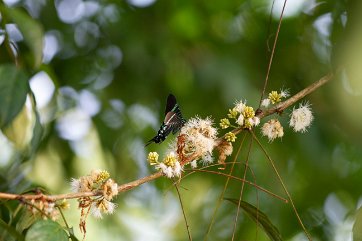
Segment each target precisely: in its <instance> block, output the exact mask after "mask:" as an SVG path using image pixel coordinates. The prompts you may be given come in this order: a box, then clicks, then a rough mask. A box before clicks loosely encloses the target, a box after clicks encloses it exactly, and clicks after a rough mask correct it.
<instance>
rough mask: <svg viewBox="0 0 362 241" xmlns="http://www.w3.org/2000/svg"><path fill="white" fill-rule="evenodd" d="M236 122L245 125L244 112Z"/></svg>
mask: <svg viewBox="0 0 362 241" xmlns="http://www.w3.org/2000/svg"><path fill="white" fill-rule="evenodd" d="M236 124H238V125H239V126H243V125H244V116H243V114H240V115H239V117H238V119H237V120H236Z"/></svg>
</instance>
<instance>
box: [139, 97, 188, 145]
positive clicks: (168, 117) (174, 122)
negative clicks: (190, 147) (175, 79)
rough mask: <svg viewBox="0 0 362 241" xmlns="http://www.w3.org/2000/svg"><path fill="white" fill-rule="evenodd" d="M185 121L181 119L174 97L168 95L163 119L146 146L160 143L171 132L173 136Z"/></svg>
mask: <svg viewBox="0 0 362 241" xmlns="http://www.w3.org/2000/svg"><path fill="white" fill-rule="evenodd" d="M185 122H186V120H185V119H184V118H183V117H182V114H181V110H180V107H179V106H178V104H177V101H176V97H175V96H174V95H173V94H169V95H168V97H167V103H166V109H165V119H164V121H163V123H162V125H161V127H160V129H159V130H158V132H157V135H156V136H155V137H153V138H152V139H151V140H149V141H148V142H147V144H146V146H148V145H149V144H151V143H152V142H155V143H161V142H163V141H164V140H165V139H166V137H167V136H168V135H169V134H170V133H171V132H172V133H173V134H175V133H176V132H178V131H179V130H180V129H181V127H182V126H183V125H184V124H185Z"/></svg>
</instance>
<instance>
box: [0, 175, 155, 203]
mask: <svg viewBox="0 0 362 241" xmlns="http://www.w3.org/2000/svg"><path fill="white" fill-rule="evenodd" d="M161 176H162V173H161V172H156V173H154V174H152V175H149V176H146V177H143V178H140V179H138V180H135V181H132V182H129V183H125V184H122V185H120V186H119V187H118V192H126V191H128V190H131V189H133V188H135V187H138V186H140V185H142V184H144V183H146V182H150V181H152V180H154V179H157V178H159V177H161ZM99 195H102V192H78V193H67V194H59V195H45V194H43V193H39V194H11V193H3V192H0V199H8V200H38V199H43V200H46V201H51V202H54V201H57V200H63V199H75V198H82V197H93V196H99Z"/></svg>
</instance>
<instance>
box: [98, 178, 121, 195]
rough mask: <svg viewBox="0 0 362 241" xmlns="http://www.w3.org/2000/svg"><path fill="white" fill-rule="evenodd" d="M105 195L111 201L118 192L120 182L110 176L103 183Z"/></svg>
mask: <svg viewBox="0 0 362 241" xmlns="http://www.w3.org/2000/svg"><path fill="white" fill-rule="evenodd" d="M102 191H103V197H104V198H105V199H107V200H108V201H111V200H112V199H113V197H114V196H117V194H118V184H117V183H116V182H115V181H113V179H111V178H109V179H108V180H107V181H106V182H105V183H104V184H103V185H102Z"/></svg>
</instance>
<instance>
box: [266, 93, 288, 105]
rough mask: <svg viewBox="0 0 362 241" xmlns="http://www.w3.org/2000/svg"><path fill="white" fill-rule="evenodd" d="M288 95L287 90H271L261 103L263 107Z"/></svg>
mask: <svg viewBox="0 0 362 241" xmlns="http://www.w3.org/2000/svg"><path fill="white" fill-rule="evenodd" d="M288 96H289V91H288V90H283V89H282V90H280V92H278V91H275V90H273V91H272V92H270V93H269V95H268V98H266V99H263V100H262V102H261V105H262V106H264V107H268V106H269V105H270V104H273V105H274V104H276V103H279V102H280V101H282V99H283V98H287V97H288Z"/></svg>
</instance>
